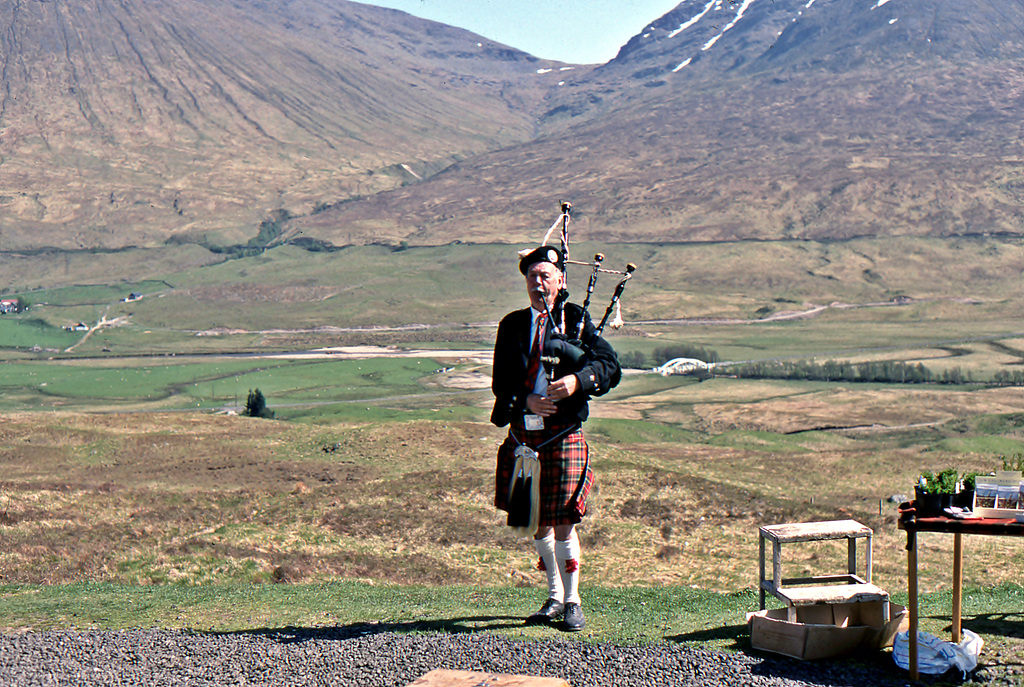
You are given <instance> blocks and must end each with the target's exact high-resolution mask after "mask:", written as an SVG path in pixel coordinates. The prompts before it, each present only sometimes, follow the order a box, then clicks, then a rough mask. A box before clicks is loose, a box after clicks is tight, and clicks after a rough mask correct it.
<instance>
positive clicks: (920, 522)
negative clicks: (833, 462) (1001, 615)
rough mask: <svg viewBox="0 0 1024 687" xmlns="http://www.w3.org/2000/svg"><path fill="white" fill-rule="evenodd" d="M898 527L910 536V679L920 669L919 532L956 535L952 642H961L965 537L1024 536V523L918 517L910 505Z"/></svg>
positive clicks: (908, 554)
mask: <svg viewBox="0 0 1024 687" xmlns="http://www.w3.org/2000/svg"><path fill="white" fill-rule="evenodd" d="M899 528H900V529H901V530H904V531H905V532H906V533H907V588H908V593H909V597H910V598H909V602H908V603H907V610H908V616H909V620H910V636H909V637H908V639H909V649H910V652H909V653H910V678H911V679H912V680H917V679H918V670H917V533H918V532H939V533H943V534H952V535H953V609H952V610H953V631H952V635H953V642H955V643H957V644H959V643H960V630H961V627H960V612H961V601H962V593H963V542H962V537H963V535H965V534H978V535H982V536H995V537H1024V523H1020V522H1017V521H1016V520H1014V519H1012V518H970V519H964V520H958V519H956V518H950V517H946V516H940V517H931V518H919V517H916V514H915V513H914V509H913V507H911V506H910V504H903V505H902V506H900V519H899Z"/></svg>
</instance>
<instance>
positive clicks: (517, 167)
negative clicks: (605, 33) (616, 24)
mask: <svg viewBox="0 0 1024 687" xmlns="http://www.w3.org/2000/svg"><path fill="white" fill-rule="evenodd" d="M570 78H571V81H569V82H568V83H567V84H566V85H565V87H564V88H561V89H558V90H556V91H553V92H552V95H551V96H550V97H549V99H548V101H547V103H546V107H547V110H546V112H547V115H546V117H545V120H544V131H545V133H546V135H545V137H543V138H538V139H536V140H534V141H531V142H530V143H528V144H525V145H522V146H519V147H517V148H514V149H508V150H502V151H499V152H496V153H491V154H487V155H483V156H480V157H479V158H474V159H472V160H468V161H466V162H464V163H462V164H460V165H458V166H456V167H454V168H452V169H451V170H448V171H446V172H445V173H444V174H442V175H439V176H437V177H435V178H433V179H431V180H429V181H428V182H426V183H424V184H422V185H417V186H415V187H409V188H404V189H401V190H398V191H394V192H389V193H385V194H382V195H380V196H378V197H375V198H372V199H368V200H367V201H364V202H362V203H357V204H353V205H349V206H345V207H342V208H338V210H337V212H334V213H325V214H323V215H320V216H317V217H313V218H305V219H302V220H298V221H296V222H295V225H296V227H297V229H296V230H301V231H303V232H305V233H307V234H312V235H317V236H321V237H322V238H325V239H327V240H332V241H339V242H342V243H345V242H348V241H350V240H366V239H368V238H369V237H371V236H383V237H384V238H388V239H406V240H413V241H422V242H436V243H443V242H446V241H448V240H452V239H456V238H457V239H462V240H479V241H493V240H514V241H531V240H536V239H537V238H538V237H539V236H540V234H541V232H542V231H543V229H544V228H546V226H547V222H548V221H549V220H550V217H551V215H552V213H553V211H554V210H553V209H554V208H556V207H557V206H556V204H555V201H557V200H558V199H559V198H570V199H572V200H573V201H574V202H575V203H576V208H577V211H578V214H577V220H578V221H577V223H576V225H575V226H576V232H577V236H578V237H580V238H594V239H601V240H616V239H630V240H655V241H674V240H732V239H743V238H754V239H767V238H780V237H795V238H816V239H830V238H843V237H849V236H858V235H873V234H893V235H900V234H907V235H925V234H927V235H943V236H944V235H957V234H975V233H1011V234H1020V233H1024V212H1022V209H1021V208H1022V203H1021V201H1022V200H1024V119H1022V117H1021V112H1022V111H1024V6H1022V5H1021V4H1020V3H1019V2H1013V1H1011V0H981V1H980V2H977V3H962V2H954V1H952V0H936V1H935V2H929V3H915V2H909V1H903V0H890V1H889V2H883V3H880V2H878V0H816V2H807V0H771V1H769V0H750V1H749V2H727V1H726V0H723V1H722V2H719V3H709V2H706V1H705V0H685V1H684V2H682V3H680V5H679V6H678V7H677V8H676V9H675V10H673V11H672V12H670V13H669V14H667V15H665V16H664V17H662V18H661V19H660V20H658V21H656V22H654V23H653V24H652V25H651V26H650V27H649V28H648V29H647V30H646V31H645V32H644V33H643V34H641V35H639V36H637V37H635V38H634V39H633V40H631V41H630V43H629V44H627V46H625V47H624V48H623V49H622V51H620V54H619V56H618V57H617V58H616V59H615V60H613V61H612V62H611V63H609V64H607V65H604V66H602V67H600V68H598V69H596V70H593V71H591V72H588V73H585V74H579V75H578V76H576V75H570Z"/></svg>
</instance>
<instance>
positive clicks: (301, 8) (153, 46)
mask: <svg viewBox="0 0 1024 687" xmlns="http://www.w3.org/2000/svg"><path fill="white" fill-rule="evenodd" d="M0 62H2V70H0V79H2V84H0V223H2V225H0V249H8V250H9V249H12V248H20V247H32V246H41V245H42V246H47V245H52V246H64V247H69V246H87V247H92V246H106V247H116V246H121V245H127V244H137V245H146V244H153V243H158V242H161V241H163V240H165V239H166V238H167V237H168V236H172V235H182V234H185V235H189V236H192V237H193V238H194V237H196V236H199V235H203V234H210V235H211V238H212V240H214V241H215V242H216V241H232V240H235V241H237V240H245V239H248V238H249V237H250V236H251V235H252V234H253V233H254V227H255V225H257V224H258V223H259V221H260V220H261V219H263V218H265V217H266V216H267V214H268V213H269V212H270V211H272V210H275V209H281V208H283V209H286V210H288V211H290V212H293V213H303V212H309V211H310V210H311V209H312V208H313V207H314V206H315V205H316V204H318V203H320V204H322V203H330V202H334V201H337V200H340V199H346V198H350V197H353V196H358V195H370V194H373V193H375V192H378V191H380V190H383V189H388V188H393V187H396V186H398V185H399V184H401V183H403V182H406V181H415V180H416V179H417V178H420V177H423V176H426V175H427V174H429V173H430V172H432V171H436V170H437V169H440V168H443V167H445V166H447V165H448V164H450V163H451V162H452V161H454V160H458V159H460V158H463V157H466V156H469V155H473V154H477V153H480V152H484V151H487V150H492V149H495V148H498V147H502V146H506V145H509V144H513V143H517V142H521V141H524V140H527V139H528V138H529V137H531V136H532V135H533V133H534V130H533V125H534V122H533V120H532V119H531V117H530V116H529V112H530V110H531V109H532V107H533V105H534V103H535V102H536V101H537V100H538V99H539V97H540V96H541V94H542V93H543V91H544V90H545V89H546V88H547V87H548V86H549V85H550V84H551V83H552V82H553V81H554V80H555V79H556V78H558V77H557V73H550V74H539V73H538V69H539V68H540V67H545V66H547V67H551V66H557V65H552V64H551V63H543V62H539V61H537V60H535V59H534V58H531V57H530V56H528V55H525V54H524V53H520V52H517V51H514V50H511V49H508V48H506V47H504V46H500V45H497V44H494V43H492V42H489V41H487V40H486V39H483V38H481V37H479V36H475V35H474V34H471V33H468V32H465V31H462V30H458V29H454V28H451V27H445V26H443V25H439V24H435V23H431V22H426V21H422V20H419V19H416V18H413V17H411V16H409V15H406V14H403V13H400V12H395V11H391V10H384V9H380V8H375V7H370V6H366V5H360V4H356V3H351V2H346V1H345V0H328V1H317V0H291V1H286V2H264V1H258V0H249V1H247V0H202V1H200V0H173V1H171V0H68V1H66V2H59V3H58V2H44V1H39V0H7V1H5V2H0Z"/></svg>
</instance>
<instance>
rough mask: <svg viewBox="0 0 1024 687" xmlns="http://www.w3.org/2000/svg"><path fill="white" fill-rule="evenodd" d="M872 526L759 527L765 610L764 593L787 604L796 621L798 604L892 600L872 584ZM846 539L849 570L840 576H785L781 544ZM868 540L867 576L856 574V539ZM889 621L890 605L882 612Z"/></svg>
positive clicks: (853, 523) (840, 523) (762, 596)
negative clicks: (768, 552)
mask: <svg viewBox="0 0 1024 687" xmlns="http://www.w3.org/2000/svg"><path fill="white" fill-rule="evenodd" d="M871 535H872V532H871V528H870V527H866V526H864V525H862V524H860V523H859V522H856V521H854V520H832V521H827V522H803V523H792V524H785V525H768V526H765V527H761V528H760V541H759V550H760V555H761V561H760V569H761V581H760V587H759V589H758V593H759V596H760V603H761V610H764V602H765V592H769V593H771V594H772V596H774V597H776V598H778V599H779V600H781V601H782V602H783V603H785V604H786V608H787V614H786V615H787V620H789V622H796V609H797V606H811V605H814V604H839V603H856V602H860V601H885V602H888V600H889V592H887V591H885V590H884V589H880V588H879V587H876V586H875V585H873V584H871ZM830 539H845V540H846V542H847V552H848V553H847V562H848V565H847V572H846V574H840V575H815V576H812V577H794V578H786V579H784V578H783V577H782V545H783V544H790V543H792V542H806V541H825V540H830ZM858 539H864V540H865V549H866V552H865V559H866V562H865V568H866V571H865V576H864V577H860V576H859V575H857V540H858ZM766 541H770V542H771V543H772V577H771V579H767V578H766V577H765V573H766V568H765V542H766ZM882 614H883V616H884V620H885V622H889V604H888V603H886V604H884V608H883V611H882Z"/></svg>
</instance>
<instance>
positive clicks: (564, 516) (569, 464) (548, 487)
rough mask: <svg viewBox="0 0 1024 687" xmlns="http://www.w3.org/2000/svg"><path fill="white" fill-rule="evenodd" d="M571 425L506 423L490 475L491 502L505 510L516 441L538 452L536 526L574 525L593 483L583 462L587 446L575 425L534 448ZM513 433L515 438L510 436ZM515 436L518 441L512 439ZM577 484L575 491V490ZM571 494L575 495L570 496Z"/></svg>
mask: <svg viewBox="0 0 1024 687" xmlns="http://www.w3.org/2000/svg"><path fill="white" fill-rule="evenodd" d="M570 427H572V425H562V426H560V427H552V428H550V429H549V428H546V427H545V428H544V429H542V430H538V431H534V432H530V431H527V430H526V429H524V428H523V427H522V425H521V424H519V423H513V424H512V425H511V426H510V427H509V436H507V437H505V441H504V443H502V445H501V446H500V447H499V448H498V459H497V467H496V469H495V477H494V506H495V508H497V509H498V510H503V511H508V492H509V482H510V481H511V479H512V470H513V468H514V467H515V462H516V459H515V456H514V455H513V453H514V452H515V450H516V447H518V446H519V444H520V443H521V444H523V445H524V446H529V447H530V448H532V449H534V450H535V451H537V452H538V454H539V455H538V459H539V460H540V518H539V521H538V526H540V527H553V526H555V525H574V524H576V523H578V522H580V521H581V520H583V516H584V515H586V514H587V496H588V495H589V494H590V490H591V488H592V487H593V485H594V482H595V478H594V472H593V470H591V469H590V467H589V465H588V464H587V463H588V461H587V457H588V455H589V453H590V447H588V446H587V442H586V440H585V439H584V438H583V431H582V429H580V428H577V429H576V430H575V431H572V432H569V433H568V434H566V435H565V436H564V437H562V438H561V439H559V440H556V441H552V442H551V443H549V444H547V445H546V446H543V447H542V448H540V449H538V448H537V447H538V446H540V445H541V444H543V443H544V442H545V441H547V440H548V439H550V438H551V437H554V436H557V435H558V434H559V432H563V431H565V430H567V429H569V428H570ZM513 436H514V437H515V438H513ZM516 439H518V440H519V442H518V443H517V442H516ZM577 487H578V488H579V491H578V493H577ZM574 495H575V498H573V496H574Z"/></svg>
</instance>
